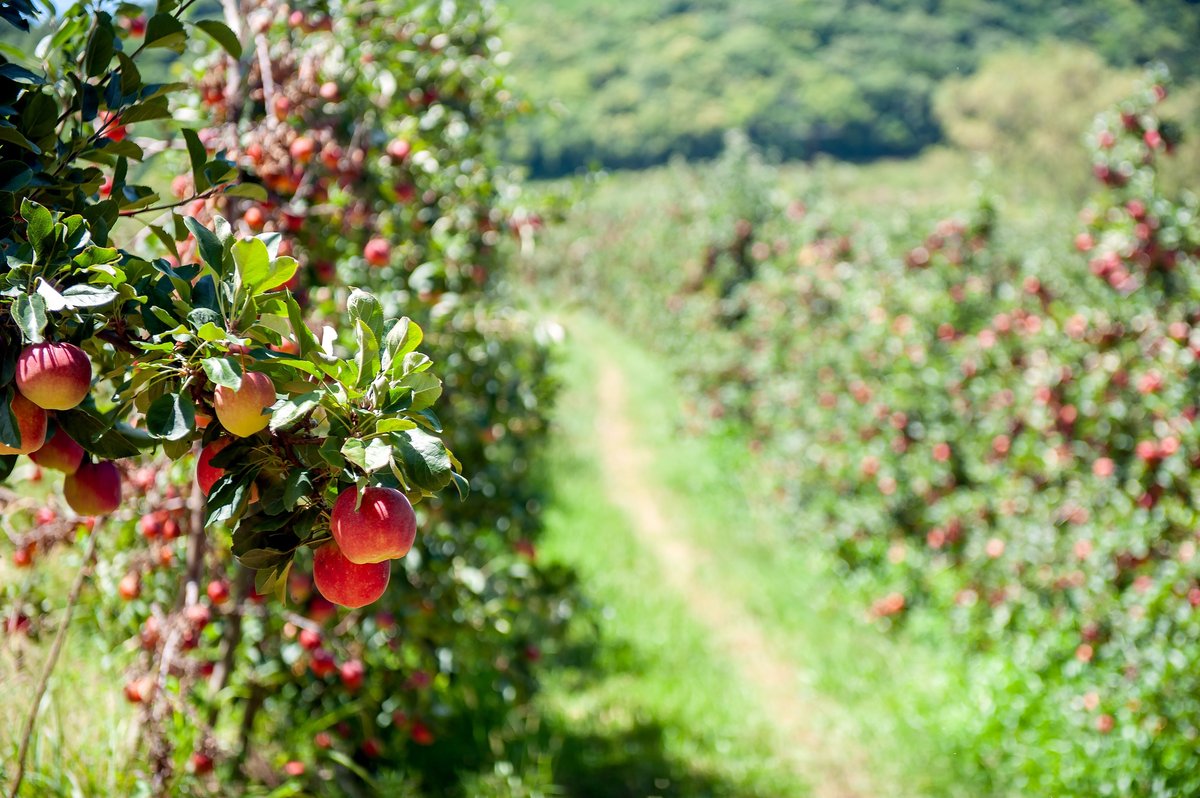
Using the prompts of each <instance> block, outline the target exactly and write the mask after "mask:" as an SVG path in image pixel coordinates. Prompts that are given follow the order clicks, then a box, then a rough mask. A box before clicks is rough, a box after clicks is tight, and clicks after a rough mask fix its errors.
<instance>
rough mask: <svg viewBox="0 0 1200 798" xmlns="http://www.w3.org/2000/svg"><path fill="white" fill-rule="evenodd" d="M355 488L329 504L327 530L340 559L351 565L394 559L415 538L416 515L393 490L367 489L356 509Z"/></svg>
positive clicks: (399, 556)
mask: <svg viewBox="0 0 1200 798" xmlns="http://www.w3.org/2000/svg"><path fill="white" fill-rule="evenodd" d="M357 500H358V490H357V489H356V488H346V489H345V490H343V491H342V492H341V493H340V494H338V497H337V501H336V502H334V504H333V514H332V515H331V517H330V521H329V527H330V530H331V531H332V532H333V539H334V540H336V541H337V544H338V548H340V549H341V551H342V556H344V557H345V558H346V559H347V560H349V561H350V562H352V563H357V564H359V565H365V564H367V563H376V562H383V561H384V560H397V559H399V558H401V557H403V556H404V555H405V554H408V551H409V549H411V548H412V544H413V540H414V539H415V538H416V536H417V515H416V513H415V512H413V507H412V505H411V504H409V501H408V499H407V498H405V496H404V494H403V493H401V492H400V491H398V490H396V489H395V488H367V489H365V490H364V491H363V492H362V502H361V503H360V504H359V507H358V509H357V510H356V509H354V503H355V502H356V501H357Z"/></svg>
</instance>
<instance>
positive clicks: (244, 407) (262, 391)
mask: <svg viewBox="0 0 1200 798" xmlns="http://www.w3.org/2000/svg"><path fill="white" fill-rule="evenodd" d="M273 404H275V385H274V383H272V382H271V378H270V377H268V376H267V375H266V374H263V373H262V372H258V371H247V372H246V373H245V374H243V375H242V387H241V388H238V389H237V390H236V391H235V390H234V389H232V388H229V387H227V386H225V385H219V386H217V390H216V391H215V392H214V394H213V405H214V407H215V408H216V411H217V419H218V420H219V421H220V422H221V426H223V427H225V429H227V430H229V431H230V432H231V433H233V434H234V435H237V436H238V437H241V438H244V437H246V436H248V435H253V434H254V433H256V432H258V431H259V430H261V429H263V428H265V427H266V426H267V424H269V423H270V421H271V417H270V416H268V415H264V414H263V411H264V410H266V409H267V408H268V407H270V406H271V405H273Z"/></svg>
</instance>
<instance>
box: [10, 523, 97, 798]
mask: <svg viewBox="0 0 1200 798" xmlns="http://www.w3.org/2000/svg"><path fill="white" fill-rule="evenodd" d="M100 533H101V526H100V524H97V525H96V527H95V528H94V529H92V532H91V535H90V536H89V537H90V539H89V540H88V546H87V551H86V552H85V553H84V555H83V564H82V565H80V566H79V573H78V574H77V575H76V576H75V584H73V585H72V586H71V593H70V594H69V595H68V596H67V614H66V617H65V618H63V622H62V626H60V627H59V628H58V634H56V635H55V636H54V644H53V645H52V646H51V647H50V656H49V657H47V658H46V663H45V664H44V665H43V666H42V673H41V675H40V676H39V677H38V685H37V690H36V691H34V695H33V706H31V707H30V708H29V717H28V718H27V719H26V721H25V731H24V733H23V734H22V735H21V748H20V750H19V751H18V752H17V776H16V779H14V781H13V786H12V791H11V792H10V793H9V798H17V794H18V793H19V792H20V791H21V782H22V781H24V780H25V759H26V757H27V756H28V755H29V741H30V740H32V739H33V730H34V727H35V726H36V725H37V719H38V713H39V712H40V711H41V705H42V699H43V698H44V697H45V695H46V688H47V687H48V686H49V684H50V674H52V673H53V672H54V667H55V666H56V665H57V664H58V656H59V654H60V653H62V648H63V643H64V642H65V641H66V639H67V629H68V628H69V627H70V626H71V618H72V616H73V615H74V614H75V605H76V604H78V603H79V595H80V594H81V593H82V592H83V583H84V582H85V581H87V576H88V574H89V573H90V572H91V570H92V564H93V562H95V559H96V542H97V541H98V540H99V539H100Z"/></svg>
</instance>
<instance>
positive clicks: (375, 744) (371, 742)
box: [362, 737, 383, 759]
mask: <svg viewBox="0 0 1200 798" xmlns="http://www.w3.org/2000/svg"><path fill="white" fill-rule="evenodd" d="M362 752H363V756H365V757H367V758H368V759H375V758H376V757H378V756H381V755H382V754H383V745H382V744H381V743H380V742H379V741H378V740H376V739H375V738H374V737H369V738H367V740H366V741H365V742H363V744H362Z"/></svg>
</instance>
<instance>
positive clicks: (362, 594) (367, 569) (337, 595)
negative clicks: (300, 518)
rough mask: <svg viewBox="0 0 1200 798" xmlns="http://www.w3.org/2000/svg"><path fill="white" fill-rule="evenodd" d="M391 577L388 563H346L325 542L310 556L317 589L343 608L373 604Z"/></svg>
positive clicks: (344, 559) (329, 544)
mask: <svg viewBox="0 0 1200 798" xmlns="http://www.w3.org/2000/svg"><path fill="white" fill-rule="evenodd" d="M391 575H392V566H391V563H389V562H386V561H385V562H377V563H367V564H365V565H361V564H358V563H353V562H350V561H349V560H347V559H346V558H345V557H344V556H342V552H341V551H340V550H339V549H338V547H337V544H336V543H326V544H325V545H324V546H321V547H320V548H319V549H317V550H316V552H314V553H313V581H314V582H315V583H316V585H317V590H319V591H320V592H321V595H322V596H324V597H325V598H326V599H328V600H329V601H332V602H333V603H334V604H340V605H341V606H343V607H349V608H351V609H353V608H356V607H365V606H366V605H368V604H370V603H372V602H374V601H377V600H378V599H379V597H380V596H382V595H383V593H384V591H385V590H387V586H388V580H389V579H391Z"/></svg>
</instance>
